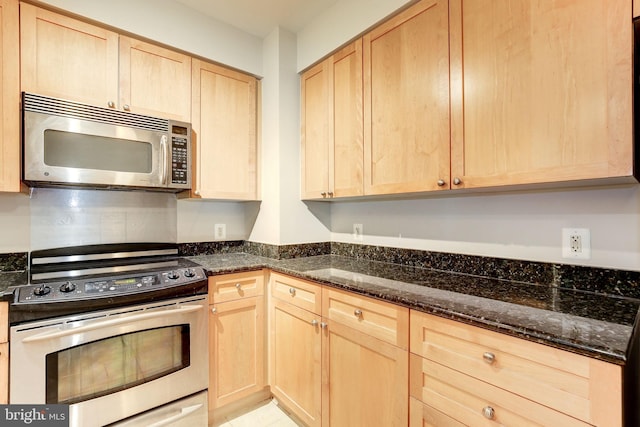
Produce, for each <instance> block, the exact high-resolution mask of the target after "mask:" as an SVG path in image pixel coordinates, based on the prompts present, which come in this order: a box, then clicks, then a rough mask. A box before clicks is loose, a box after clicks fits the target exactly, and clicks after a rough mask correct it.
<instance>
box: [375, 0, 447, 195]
mask: <svg viewBox="0 0 640 427" xmlns="http://www.w3.org/2000/svg"><path fill="white" fill-rule="evenodd" d="M448 22H449V8H448V1H446V0H444V1H441V0H423V1H421V2H419V3H417V4H416V5H414V6H412V7H410V8H409V9H407V10H405V11H404V12H402V13H400V14H399V15H397V16H396V17H394V18H392V19H391V20H389V21H387V22H385V23H384V24H382V25H380V26H378V27H377V28H376V29H374V30H373V31H371V32H370V33H368V34H366V35H365V36H364V39H363V56H364V83H365V84H364V106H365V108H364V192H365V194H391V193H406V192H418V191H428V190H436V189H444V188H448V180H449V166H450V165H449V159H450V156H449V152H450V145H449V32H448V29H449V27H448Z"/></svg>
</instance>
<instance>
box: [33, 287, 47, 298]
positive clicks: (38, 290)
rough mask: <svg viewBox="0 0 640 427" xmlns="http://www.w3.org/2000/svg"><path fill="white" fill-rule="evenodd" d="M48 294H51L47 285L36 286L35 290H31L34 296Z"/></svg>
mask: <svg viewBox="0 0 640 427" xmlns="http://www.w3.org/2000/svg"><path fill="white" fill-rule="evenodd" d="M49 292H51V288H50V287H49V286H47V285H42V286H38V287H37V288H35V289H34V290H33V294H34V295H35V296H38V297H41V296H43V295H46V294H48V293H49Z"/></svg>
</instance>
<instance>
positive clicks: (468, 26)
mask: <svg viewBox="0 0 640 427" xmlns="http://www.w3.org/2000/svg"><path fill="white" fill-rule="evenodd" d="M451 11H452V12H451V81H452V89H451V92H452V161H451V163H452V176H453V177H454V179H455V178H459V179H460V180H461V183H460V184H459V185H458V186H455V185H454V186H453V187H454V188H455V187H466V188H470V187H486V186H501V185H512V184H529V183H543V182H558V181H571V180H580V179H592V178H605V177H629V176H631V175H632V173H633V170H632V159H633V153H632V123H633V120H632V90H631V88H632V55H631V50H632V25H631V19H630V18H631V16H630V3H629V1H628V0H585V1H580V2H566V1H561V0H548V1H544V2H527V1H521V2H486V1H480V0H462V1H461V0H455V1H454V0H452V7H451Z"/></svg>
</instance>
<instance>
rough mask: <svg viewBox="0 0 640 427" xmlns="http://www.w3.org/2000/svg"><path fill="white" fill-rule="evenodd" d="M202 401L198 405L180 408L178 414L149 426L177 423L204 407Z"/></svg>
mask: <svg viewBox="0 0 640 427" xmlns="http://www.w3.org/2000/svg"><path fill="white" fill-rule="evenodd" d="M202 406H203V405H202V403H198V404H197V405H192V406H187V407H185V408H180V409H179V411H180V412H178V413H177V414H175V415H172V416H170V417H167V418H165V419H164V420H160V421H157V422H155V423H153V424H149V426H148V427H163V426H169V425H173V423H175V422H176V421H178V420H180V419H182V418H186V417H188V416H189V415H190V414H192V413H193V412H195V411H197V410H198V409H200V408H202Z"/></svg>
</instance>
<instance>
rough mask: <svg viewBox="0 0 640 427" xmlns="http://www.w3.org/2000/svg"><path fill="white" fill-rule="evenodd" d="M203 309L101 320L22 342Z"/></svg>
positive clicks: (193, 307)
mask: <svg viewBox="0 0 640 427" xmlns="http://www.w3.org/2000/svg"><path fill="white" fill-rule="evenodd" d="M203 307H204V306H202V305H183V306H180V307H177V308H172V309H171V310H160V311H153V312H151V313H141V314H134V315H131V316H125V317H118V318H116V319H108V320H101V321H97V322H93V323H90V324H88V325H83V326H78V327H75V328H69V329H58V330H56V331H51V332H43V333H41V334H37V335H32V336H30V337H26V338H23V339H22V342H23V343H33V342H39V341H45V340H49V339H52V338H60V337H66V336H68V335H74V334H81V333H84V332H89V331H95V330H96V329H102V328H109V327H111V326H115V325H121V324H123V323H131V322H138V321H141V320H149V319H155V318H158V317H166V316H168V315H171V316H174V315H176V316H177V315H181V314H187V313H193V312H194V311H198V310H202V308H203Z"/></svg>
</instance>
